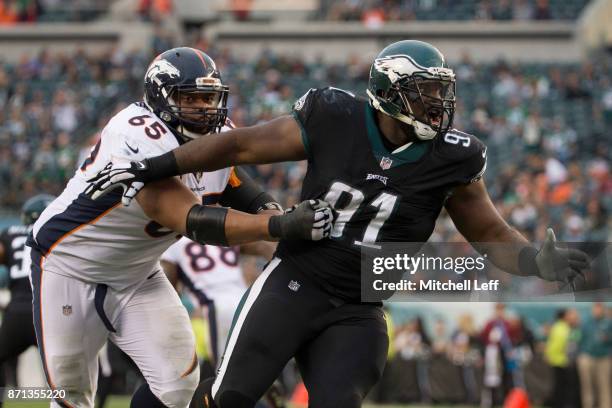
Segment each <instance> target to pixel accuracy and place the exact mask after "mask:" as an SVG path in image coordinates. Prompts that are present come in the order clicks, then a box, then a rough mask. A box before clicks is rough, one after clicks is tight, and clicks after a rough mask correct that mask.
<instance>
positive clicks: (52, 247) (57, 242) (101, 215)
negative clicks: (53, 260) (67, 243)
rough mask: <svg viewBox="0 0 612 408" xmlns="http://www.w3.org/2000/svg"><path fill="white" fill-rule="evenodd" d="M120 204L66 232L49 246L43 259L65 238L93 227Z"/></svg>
mask: <svg viewBox="0 0 612 408" xmlns="http://www.w3.org/2000/svg"><path fill="white" fill-rule="evenodd" d="M120 205H121V203H120V202H119V203H117V204H115V205H113V206H112V207H111V208H109V209H108V210H106V211H104V212H103V213H102V214H100V215H98V216H97V217H96V218H94V219H93V220H91V221H89V222H86V223H85V224H81V225H79V226H78V227H76V228H74V229H71V230H70V231H68V232H67V233H65V234H64V235H62V236H61V237H60V238H59V239H58V240H57V241H55V242H54V243H53V245H51V247H50V248H49V250H48V251H47V253H46V254H45V257H47V256H48V255H49V254H50V253H51V251H53V249H55V247H56V246H58V245H59V244H60V243H61V242H62V241H63V240H64V239H65V238H68V237H69V236H70V235H72V234H74V233H75V232H77V231H79V230H80V229H81V228H84V227H86V226H88V225H93V224H95V223H96V222H98V221H99V220H100V219H101V218H102V217H104V216H105V215H107V214H108V213H110V212H111V211H112V210H114V209H115V208H117V207H118V206H120Z"/></svg>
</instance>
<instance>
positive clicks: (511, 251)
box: [446, 179, 589, 281]
mask: <svg viewBox="0 0 612 408" xmlns="http://www.w3.org/2000/svg"><path fill="white" fill-rule="evenodd" d="M446 210H447V211H448V214H449V215H450V217H451V219H452V220H453V222H454V223H455V226H456V227H457V229H458V230H459V232H460V233H461V234H462V235H463V236H464V237H465V238H466V239H467V240H468V241H470V242H471V243H472V244H473V245H474V247H475V248H476V250H478V251H479V252H481V253H486V254H487V256H488V259H489V260H490V261H491V262H493V264H495V265H496V266H497V267H499V268H500V269H502V270H504V271H506V272H509V273H512V274H515V275H520V276H528V275H536V276H540V277H542V278H544V279H546V280H560V281H567V280H573V279H574V278H575V277H576V275H577V274H580V273H581V270H582V269H586V268H588V262H589V260H588V256H587V255H586V254H585V253H583V252H582V251H578V250H574V249H559V248H556V247H555V237H554V233H553V232H552V230H551V229H549V231H548V235H547V239H546V241H545V242H544V244H543V245H542V247H541V248H540V250H538V249H536V248H534V247H533V246H531V245H530V243H529V241H527V239H526V238H525V237H523V236H522V235H521V234H520V233H519V232H518V231H516V230H515V229H513V228H512V227H511V226H510V225H508V223H507V222H506V221H505V220H504V219H503V218H502V217H501V216H500V215H499V213H498V212H497V210H496V208H495V206H494V205H493V202H492V201H491V199H490V197H489V194H488V193H487V190H486V187H485V184H484V181H483V180H482V179H481V180H479V181H477V182H475V183H471V184H467V185H463V186H460V187H457V188H456V189H455V190H454V192H453V195H452V196H451V197H450V198H449V199H448V201H447V202H446ZM496 243H504V244H508V245H496Z"/></svg>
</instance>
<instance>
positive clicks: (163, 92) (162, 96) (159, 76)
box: [144, 47, 229, 142]
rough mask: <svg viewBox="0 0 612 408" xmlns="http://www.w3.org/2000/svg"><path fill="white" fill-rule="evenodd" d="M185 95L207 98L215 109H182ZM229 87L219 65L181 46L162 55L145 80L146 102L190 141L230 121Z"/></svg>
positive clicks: (149, 70)
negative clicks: (228, 113)
mask: <svg viewBox="0 0 612 408" xmlns="http://www.w3.org/2000/svg"><path fill="white" fill-rule="evenodd" d="M185 94H192V95H194V96H198V95H199V96H205V98H206V100H207V105H210V106H211V107H206V108H203V107H194V106H181V100H183V99H184V97H185V96H187V95H185ZM228 94H229V87H228V86H226V85H224V84H223V82H222V81H221V74H220V73H219V71H218V70H217V67H216V65H215V62H214V61H213V59H212V58H210V57H209V56H208V55H206V53H204V52H202V51H200V50H196V49H195V48H189V47H179V48H172V49H170V50H167V51H165V52H163V53H161V54H160V55H158V56H157V57H156V58H155V59H154V60H153V62H151V65H149V67H148V68H147V72H146V74H145V78H144V102H145V104H146V105H147V107H148V108H149V109H151V111H153V112H154V113H155V114H156V115H157V116H159V117H160V118H161V119H162V120H163V121H164V122H165V123H166V125H168V127H169V128H171V129H172V130H173V131H174V132H175V134H177V136H178V137H179V139H182V142H187V141H189V140H192V139H194V138H196V137H199V136H202V135H205V134H208V133H216V132H219V131H220V130H221V128H222V127H223V125H224V124H225V120H226V118H227V97H228Z"/></svg>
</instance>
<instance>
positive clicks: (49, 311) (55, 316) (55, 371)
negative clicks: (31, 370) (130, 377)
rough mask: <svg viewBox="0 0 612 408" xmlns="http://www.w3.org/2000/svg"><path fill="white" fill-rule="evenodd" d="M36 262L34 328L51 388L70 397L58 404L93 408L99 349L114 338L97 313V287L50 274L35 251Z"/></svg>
mask: <svg viewBox="0 0 612 408" xmlns="http://www.w3.org/2000/svg"><path fill="white" fill-rule="evenodd" d="M32 261H33V262H32V287H33V298H34V301H33V306H34V307H33V317H34V327H35V329H36V337H37V340H38V345H39V351H40V355H41V359H42V364H43V369H44V371H45V376H46V378H47V382H48V383H49V386H50V387H51V389H54V390H61V391H64V392H65V395H66V397H65V398H61V399H56V400H55V401H54V402H53V403H52V406H61V407H69V408H72V407H75V408H77V407H78V408H82V407H86V408H89V407H93V404H94V394H95V391H96V386H97V378H98V358H97V356H98V351H99V350H100V348H101V347H102V345H103V344H104V342H105V341H106V338H107V335H108V331H107V329H106V327H105V326H104V323H103V322H102V320H101V319H100V317H99V315H98V314H97V312H96V309H95V303H94V299H95V297H96V296H95V294H96V285H92V284H88V283H84V282H81V281H78V280H76V279H72V278H68V277H66V276H63V275H59V274H56V273H52V272H49V271H47V270H44V269H43V268H41V261H40V255H39V254H36V253H35V251H32ZM61 391H60V392H61Z"/></svg>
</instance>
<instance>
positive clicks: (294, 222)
mask: <svg viewBox="0 0 612 408" xmlns="http://www.w3.org/2000/svg"><path fill="white" fill-rule="evenodd" d="M333 220H334V217H333V213H332V209H331V207H330V206H329V204H328V203H327V202H325V201H322V200H308V201H302V202H301V203H299V204H298V205H296V206H293V207H292V208H291V209H289V210H287V211H286V212H285V214H283V215H275V216H273V217H271V218H270V222H269V224H268V230H269V232H270V236H272V237H273V238H279V239H289V240H293V239H307V240H311V241H319V240H321V239H323V238H327V237H329V234H330V233H331V229H332V224H333Z"/></svg>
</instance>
